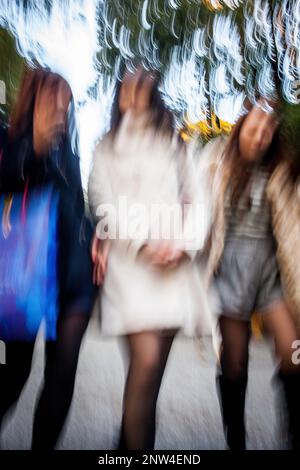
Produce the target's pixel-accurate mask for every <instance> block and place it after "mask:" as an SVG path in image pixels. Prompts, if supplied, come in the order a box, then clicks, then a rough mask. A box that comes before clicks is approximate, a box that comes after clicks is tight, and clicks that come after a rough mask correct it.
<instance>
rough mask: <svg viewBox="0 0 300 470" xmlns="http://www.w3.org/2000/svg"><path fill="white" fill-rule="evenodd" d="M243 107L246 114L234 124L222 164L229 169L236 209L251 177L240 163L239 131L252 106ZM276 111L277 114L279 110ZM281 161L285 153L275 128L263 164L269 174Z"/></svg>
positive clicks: (247, 168)
mask: <svg viewBox="0 0 300 470" xmlns="http://www.w3.org/2000/svg"><path fill="white" fill-rule="evenodd" d="M245 107H246V109H247V113H246V114H244V115H242V116H241V117H240V118H239V119H238V121H237V123H236V124H235V126H234V128H233V131H232V133H231V135H230V137H229V140H228V143H227V145H226V148H225V150H224V154H223V158H224V162H225V164H226V165H227V166H229V168H230V174H231V181H230V185H231V188H232V192H231V203H232V205H233V206H234V207H236V205H237V203H238V201H239V199H240V197H241V196H242V194H243V193H244V191H245V188H247V187H248V183H249V179H250V176H251V168H250V167H249V166H248V165H246V164H243V163H242V161H241V158H240V147H239V139H240V133H241V129H242V127H243V125H244V123H245V121H246V119H247V116H248V114H249V113H250V112H251V110H252V109H253V105H252V104H251V103H250V102H249V101H247V102H246V103H245ZM276 111H277V112H279V109H278V110H276ZM283 159H285V153H284V152H283V142H282V138H281V135H280V131H279V128H277V129H276V131H275V133H274V136H273V139H272V142H271V144H270V147H269V149H268V151H267V153H266V155H265V156H264V159H263V163H264V165H265V166H266V167H267V169H268V171H269V173H270V174H271V173H272V172H273V171H274V170H275V168H276V166H277V165H278V163H279V162H281V161H283ZM249 204H250V197H249Z"/></svg>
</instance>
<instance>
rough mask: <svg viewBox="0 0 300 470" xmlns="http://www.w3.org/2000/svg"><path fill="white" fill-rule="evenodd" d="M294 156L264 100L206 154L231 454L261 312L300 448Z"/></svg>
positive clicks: (240, 444) (211, 266)
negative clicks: (253, 327) (253, 329)
mask: <svg viewBox="0 0 300 470" xmlns="http://www.w3.org/2000/svg"><path fill="white" fill-rule="evenodd" d="M287 155H288V152H287V151H286V149H285V148H284V147H283V145H282V142H281V139H280V135H279V117H278V113H277V112H275V111H274V110H272V108H271V107H270V104H268V103H266V102H264V101H263V100H260V101H259V102H258V103H257V104H256V105H255V106H249V112H248V113H247V114H245V115H244V116H242V117H241V118H240V119H239V121H238V122H237V124H236V126H235V128H234V130H233V132H232V135H231V136H230V138H229V139H228V140H227V139H225V138H221V139H217V141H215V142H213V143H211V144H209V145H208V146H207V148H206V150H205V151H204V155H202V158H206V160H207V171H208V178H209V181H210V183H211V186H210V187H211V188H213V205H214V209H213V224H212V231H211V236H210V243H209V247H210V252H209V258H208V277H209V278H211V277H212V276H214V283H215V286H216V288H217V292H218V294H219V299H220V306H219V326H220V332H221V337H222V346H221V352H220V374H219V376H218V389H219V394H220V401H221V407H222V413H223V421H224V427H225V431H226V438H227V443H228V446H229V448H231V449H245V446H246V443H245V423H244V410H245V396H246V387H247V369H248V344H249V339H250V320H251V316H252V314H253V312H254V311H258V312H260V313H262V314H263V315H262V318H263V321H264V324H265V327H266V329H267V330H268V331H269V332H270V333H271V335H272V336H273V337H274V340H275V347H276V353H277V355H278V358H279V368H280V377H281V379H282V382H283V385H284V390H285V395H286V399H287V405H288V412H289V425H290V433H291V438H292V446H293V447H294V448H299V445H300V433H299V429H300V408H299V403H300V402H299V399H298V398H297V396H298V397H299V396H300V380H299V377H300V376H299V366H297V364H294V363H293V361H292V354H293V347H295V343H294V341H295V340H296V339H297V330H296V325H295V321H294V318H293V317H292V315H291V313H290V310H289V308H288V306H287V301H288V302H289V305H290V306H291V304H292V301H293V300H296V306H297V307H298V309H299V307H300V303H299V288H298V287H297V284H298V282H299V278H298V279H297V278H295V276H294V275H293V274H292V275H291V267H293V259H292V258H293V255H292V251H293V250H296V251H295V253H297V252H298V251H299V249H300V239H299V234H298V233H299V220H300V219H299V215H300V213H299V212H300V207H299V202H298V196H297V190H296V189H297V188H296V184H295V183H296V181H297V180H298V176H299V174H298V173H297V172H295V171H294V166H293V165H292V164H291V163H290V162H289V161H288V158H287ZM286 236H287V238H286ZM296 257H297V256H296ZM297 259H298V257H297ZM298 269H299V268H298ZM283 288H284V289H283ZM296 292H297V294H296V296H295V293H296ZM294 306H295V303H294ZM298 311H299V310H298Z"/></svg>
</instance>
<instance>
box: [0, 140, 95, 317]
mask: <svg viewBox="0 0 300 470" xmlns="http://www.w3.org/2000/svg"><path fill="white" fill-rule="evenodd" d="M3 148H4V151H3V156H2V161H1V167H0V182H1V183H0V188H1V192H4V193H7V192H13V193H15V192H22V191H23V190H24V188H25V184H26V182H28V187H29V190H30V188H31V187H36V186H44V185H48V184H51V185H52V186H53V188H54V190H55V191H56V192H57V194H58V197H59V203H58V233H57V240H58V257H57V259H58V265H57V269H58V284H59V293H60V313H61V314H72V313H78V312H80V313H84V314H90V312H91V309H92V304H93V300H94V295H95V289H94V287H93V285H92V263H91V259H90V242H91V237H92V227H91V224H90V223H89V221H88V220H87V218H86V217H85V209H84V197H83V190H82V184H81V175H80V167H79V158H78V156H77V155H76V154H75V153H74V152H73V151H72V147H71V144H70V140H69V138H68V137H67V136H64V137H62V138H61V140H60V143H59V144H58V145H57V148H56V149H55V150H52V151H51V152H49V154H48V155H47V156H44V157H39V158H37V157H36V156H35V153H34V150H33V145H32V135H27V136H24V137H23V138H22V139H19V140H18V141H15V142H8V143H5V144H4V146H3Z"/></svg>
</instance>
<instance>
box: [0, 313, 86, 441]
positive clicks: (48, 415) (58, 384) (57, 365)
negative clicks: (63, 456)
mask: <svg viewBox="0 0 300 470" xmlns="http://www.w3.org/2000/svg"><path fill="white" fill-rule="evenodd" d="M88 321H89V318H88V316H85V315H80V314H78V315H76V314H74V315H72V316H71V315H70V316H65V317H62V318H61V319H60V320H59V322H58V326H57V339H56V341H52V342H50V341H49V342H47V343H46V364H45V371H44V385H43V388H42V391H41V395H40V397H39V399H38V403H37V408H36V412H35V417H34V424H33V436H32V448H33V449H44V450H51V449H54V447H55V444H56V442H57V439H58V437H59V435H60V432H61V429H62V427H63V424H64V421H65V419H66V416H67V414H68V411H69V407H70V404H71V401H72V396H73V391H74V383H75V376H76V370H77V363H78V356H79V350H80V345H81V341H82V338H83V335H84V333H85V331H86V327H87V325H88ZM33 349H34V343H23V342H17V343H8V344H7V347H6V365H5V366H1V368H0V377H1V379H0V381H1V387H0V420H1V421H2V419H3V416H4V415H5V413H6V412H7V411H8V409H9V408H10V407H11V406H12V405H13V404H15V402H16V401H17V399H18V398H19V395H20V394H21V392H22V389H23V386H24V384H25V382H26V381H27V378H28V376H29V374H30V370H31V361H32V355H33Z"/></svg>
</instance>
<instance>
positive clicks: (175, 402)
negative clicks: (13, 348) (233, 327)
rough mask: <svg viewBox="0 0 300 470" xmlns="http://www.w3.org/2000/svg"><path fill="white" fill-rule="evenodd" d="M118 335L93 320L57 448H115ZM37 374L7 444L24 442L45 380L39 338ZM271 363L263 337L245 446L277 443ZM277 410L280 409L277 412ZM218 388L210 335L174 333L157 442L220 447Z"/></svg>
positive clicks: (255, 359) (255, 351)
mask: <svg viewBox="0 0 300 470" xmlns="http://www.w3.org/2000/svg"><path fill="white" fill-rule="evenodd" d="M119 346H120V345H118V342H117V341H116V340H107V339H106V340H104V339H103V338H101V337H100V335H99V332H98V328H97V325H96V324H95V322H93V323H92V324H91V325H90V329H89V331H88V334H87V336H86V339H85V342H84V344H83V348H82V353H81V357H80V363H79V370H78V376H77V381H76V389H75V396H74V401H73V405H72V409H71V413H70V417H69V420H68V422H67V424H66V426H65V432H64V436H63V438H62V439H61V442H60V443H59V446H58V448H60V449H111V448H114V446H115V444H116V441H117V438H118V427H119V422H120V416H121V398H122V388H123V383H124V364H123V360H122V354H121V353H120V347H119ZM36 349H37V353H38V354H37V357H36V360H35V363H34V367H33V370H32V374H31V376H30V379H29V381H28V383H27V385H26V387H25V389H24V392H23V394H22V397H21V399H20V401H19V403H18V406H17V408H16V410H15V411H14V413H13V414H12V415H11V416H10V417H9V419H7V421H6V423H5V425H4V426H3V432H2V438H1V447H2V449H27V448H28V447H29V444H30V437H31V423H32V413H33V406H34V399H35V396H36V393H37V390H38V387H39V384H40V381H41V374H42V369H41V367H42V361H43V354H42V351H43V348H42V342H41V341H39V342H38V344H37V348H36ZM273 370H274V365H273V361H272V355H271V348H270V346H269V345H268V344H266V343H264V342H253V343H252V346H251V361H250V381H249V391H248V401H247V420H248V448H249V449H280V448H284V443H283V441H282V438H281V437H280V432H279V430H280V427H281V426H280V423H281V424H282V421H281V419H282V417H281V419H279V420H278V419H275V417H277V415H278V407H277V406H276V401H278V396H277V391H276V390H275V389H274V388H273V387H271V385H270V379H271V377H272V374H273ZM276 410H277V411H276ZM224 446H225V442H224V438H223V433H222V425H221V417H220V411H219V405H218V399H217V395H216V391H215V356H214V353H213V350H212V348H211V345H210V342H208V341H207V342H204V343H203V342H201V343H199V342H198V341H194V340H191V339H186V338H177V340H176V341H175V343H174V345H173V349H172V352H171V356H170V359H169V364H168V368H167V371H166V375H165V380H164V383H163V387H162V389H161V394H160V399H159V406H158V432H157V441H156V447H157V448H158V449H223V448H224Z"/></svg>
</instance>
